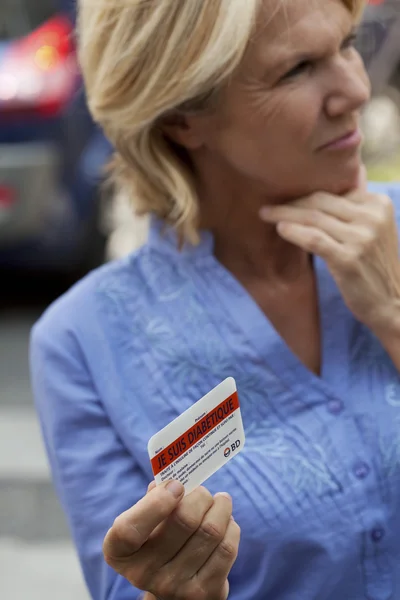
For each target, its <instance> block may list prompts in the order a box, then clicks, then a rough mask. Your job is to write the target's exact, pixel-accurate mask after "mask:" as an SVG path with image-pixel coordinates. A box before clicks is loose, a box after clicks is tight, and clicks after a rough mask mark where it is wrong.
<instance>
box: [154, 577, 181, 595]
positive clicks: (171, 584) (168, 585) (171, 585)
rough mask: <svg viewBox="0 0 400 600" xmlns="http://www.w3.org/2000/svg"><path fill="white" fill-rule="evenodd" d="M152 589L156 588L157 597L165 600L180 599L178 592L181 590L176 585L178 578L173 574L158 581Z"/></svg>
mask: <svg viewBox="0 0 400 600" xmlns="http://www.w3.org/2000/svg"><path fill="white" fill-rule="evenodd" d="M152 587H153V588H154V591H155V595H156V596H157V597H159V598H163V600H169V598H174V600H175V599H176V598H178V597H179V594H178V592H179V591H180V590H179V587H178V586H177V585H176V578H175V577H174V576H173V575H171V574H167V575H165V574H164V575H163V577H162V579H161V580H160V581H157V582H156V583H155V585H153V586H152Z"/></svg>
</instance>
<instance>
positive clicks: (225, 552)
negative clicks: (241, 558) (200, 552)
mask: <svg viewBox="0 0 400 600" xmlns="http://www.w3.org/2000/svg"><path fill="white" fill-rule="evenodd" d="M217 552H218V554H219V555H220V557H221V558H222V559H224V560H227V561H232V560H235V559H236V556H237V553H238V548H237V546H236V545H235V544H232V542H229V541H228V540H222V542H221V543H220V544H219V545H218V548H217Z"/></svg>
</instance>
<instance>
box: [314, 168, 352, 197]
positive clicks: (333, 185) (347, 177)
mask: <svg viewBox="0 0 400 600" xmlns="http://www.w3.org/2000/svg"><path fill="white" fill-rule="evenodd" d="M360 168H361V160H358V161H357V163H356V164H353V165H351V166H350V165H349V166H346V167H345V168H342V169H341V168H340V167H339V168H336V169H335V171H334V172H333V173H332V172H331V173H329V175H327V176H326V179H325V178H324V179H325V181H321V188H320V190H321V191H324V192H328V193H330V194H335V195H336V196H342V195H343V194H348V193H349V192H352V191H353V190H355V189H356V188H357V186H358V183H359V177H360Z"/></svg>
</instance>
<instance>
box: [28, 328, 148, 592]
mask: <svg viewBox="0 0 400 600" xmlns="http://www.w3.org/2000/svg"><path fill="white" fill-rule="evenodd" d="M53 329H54V328H53V327H52V326H48V324H47V323H46V321H45V323H44V324H43V323H40V322H39V324H37V325H36V326H35V327H34V329H33V331H32V335H31V346H30V364H31V378H32V386H33V393H34V398H35V404H36V407H37V411H38V414H39V418H40V423H41V427H42V432H43V436H44V441H45V446H46V450H47V454H48V457H49V461H50V466H51V470H52V475H53V480H54V483H55V487H56V490H57V493H58V496H59V498H60V500H61V504H62V506H63V508H64V511H65V513H66V515H67V519H68V523H69V526H70V530H71V533H72V536H73V540H74V542H75V545H76V548H77V551H78V554H79V558H80V562H81V565H82V568H83V573H84V577H85V580H86V583H87V586H88V588H89V590H90V594H91V597H92V598H93V600H138V599H139V598H141V597H142V595H143V592H141V591H140V590H137V589H135V588H134V587H133V586H131V585H130V584H129V582H128V581H127V580H125V579H124V578H123V577H121V576H120V575H117V574H116V573H115V572H114V571H113V570H112V569H111V568H110V567H109V566H108V565H107V564H106V562H105V561H104V559H103V555H102V542H103V539H104V536H105V534H106V532H107V530H108V529H109V527H110V526H111V525H112V523H113V521H114V519H115V517H117V516H118V515H119V514H120V513H121V512H123V511H124V510H126V509H127V508H129V507H130V506H132V505H133V504H134V503H135V502H136V501H137V500H138V499H139V498H140V497H141V496H143V495H144V493H145V491H146V489H147V481H146V479H145V476H144V474H143V472H142V471H141V470H140V469H139V467H138V465H136V464H135V461H134V459H133V457H132V456H131V455H130V454H129V453H128V452H127V450H126V448H125V447H124V446H123V444H122V442H121V440H120V439H119V437H118V435H117V433H116V431H115V429H114V428H113V426H112V424H111V423H110V421H109V419H108V417H107V414H106V412H105V410H104V408H103V406H102V403H101V401H100V398H99V395H98V393H97V392H96V389H95V386H94V385H93V381H92V380H91V377H90V374H89V372H88V369H87V368H86V366H85V360H84V357H83V353H82V352H81V350H80V347H79V344H78V342H77V340H76V338H75V337H74V335H73V333H72V332H62V333H61V334H60V332H59V331H58V332H57V331H54V330H53Z"/></svg>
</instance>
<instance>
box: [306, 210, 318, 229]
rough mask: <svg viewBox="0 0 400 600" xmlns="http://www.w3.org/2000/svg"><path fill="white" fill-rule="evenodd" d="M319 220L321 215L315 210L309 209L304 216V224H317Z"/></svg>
mask: <svg viewBox="0 0 400 600" xmlns="http://www.w3.org/2000/svg"><path fill="white" fill-rule="evenodd" d="M320 222H321V215H320V213H319V212H318V211H317V210H310V212H309V213H308V215H307V218H306V225H313V226H317V225H319V223H320Z"/></svg>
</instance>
